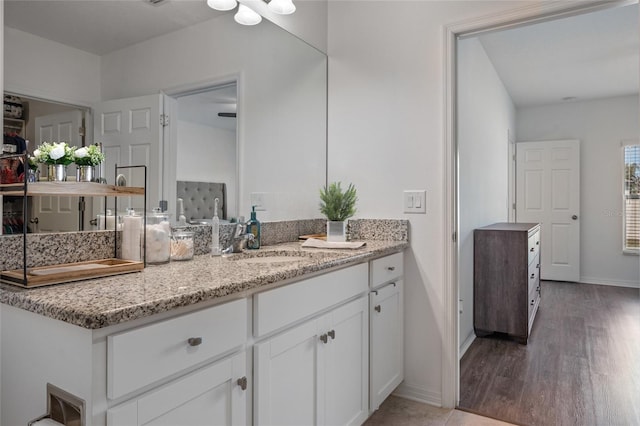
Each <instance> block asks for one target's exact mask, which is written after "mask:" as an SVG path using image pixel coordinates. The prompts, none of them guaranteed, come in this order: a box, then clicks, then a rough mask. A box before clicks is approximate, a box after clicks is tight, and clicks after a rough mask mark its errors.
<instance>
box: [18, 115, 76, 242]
mask: <svg viewBox="0 0 640 426" xmlns="http://www.w3.org/2000/svg"><path fill="white" fill-rule="evenodd" d="M34 121H35V137H36V140H35V145H36V146H37V145H40V144H41V143H42V142H67V143H68V144H69V145H70V146H76V147H79V146H82V143H83V140H82V136H81V134H80V128H81V127H82V112H81V111H80V110H73V111H66V112H60V113H57V114H50V115H43V116H40V117H36V118H35V120H34ZM43 170H44V173H46V167H43ZM67 176H68V177H69V178H70V177H71V176H75V166H73V165H70V166H68V167H67ZM31 210H32V211H31V214H30V215H29V220H30V222H31V224H30V226H31V227H32V229H33V230H34V231H35V232H67V231H77V230H78V229H80V228H79V218H80V215H79V198H78V197H57V196H48V195H47V196H41V197H33V208H32V209H31Z"/></svg>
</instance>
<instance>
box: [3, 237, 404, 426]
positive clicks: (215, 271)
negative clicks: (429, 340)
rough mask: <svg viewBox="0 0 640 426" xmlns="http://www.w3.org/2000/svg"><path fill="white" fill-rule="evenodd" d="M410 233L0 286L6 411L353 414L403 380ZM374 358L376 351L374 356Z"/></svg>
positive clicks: (298, 420)
mask: <svg viewBox="0 0 640 426" xmlns="http://www.w3.org/2000/svg"><path fill="white" fill-rule="evenodd" d="M406 247H408V243H407V242H406V241H368V242H367V245H365V246H364V247H363V248H360V249H357V250H347V251H340V250H318V249H303V248H301V247H300V243H297V242H295V243H285V244H279V245H274V246H267V247H265V248H263V249H260V250H257V251H253V252H245V253H242V254H239V255H237V256H232V257H229V258H222V257H216V258H212V257H210V256H208V255H202V256H196V257H195V258H194V260H193V261H190V262H172V263H170V264H167V265H162V266H153V267H148V268H146V269H145V270H144V271H143V272H141V273H134V274H128V275H121V276H117V277H108V278H101V279H95V280H89V281H82V282H78V283H71V284H64V285H59V286H52V287H43V288H39V289H32V290H25V289H19V288H14V287H10V286H2V287H1V288H0V301H2V303H3V304H4V305H3V306H2V339H3V340H2V424H7V425H9V424H26V423H27V422H28V421H29V420H32V419H34V418H36V417H38V416H39V415H41V414H43V413H44V412H46V404H45V396H46V384H47V383H52V384H54V385H55V386H57V387H58V388H61V389H63V390H65V391H67V392H69V393H71V394H73V395H76V396H78V397H80V398H82V399H84V401H85V404H86V420H85V421H86V425H105V424H106V425H114V426H115V425H118V426H120V425H138V424H193V422H196V423H197V422H198V420H199V419H207V421H206V423H210V424H234V425H235V424H242V425H245V424H255V425H261V424H285V423H287V424H332V425H336V424H345V425H346V424H361V423H363V422H364V421H365V420H366V419H367V417H368V416H369V415H370V414H371V413H372V412H373V411H374V410H375V409H377V407H378V406H379V404H380V403H381V402H382V401H383V400H384V399H385V398H386V397H387V396H388V395H389V393H390V392H391V391H392V390H393V389H394V388H395V387H396V386H397V385H398V384H399V383H400V382H401V381H402V378H403V376H402V374H403V373H402V369H403V366H402V346H403V341H402V323H403V318H402V307H403V301H402V276H403V254H402V251H403V250H404V249H405V248H406ZM370 360H371V361H370Z"/></svg>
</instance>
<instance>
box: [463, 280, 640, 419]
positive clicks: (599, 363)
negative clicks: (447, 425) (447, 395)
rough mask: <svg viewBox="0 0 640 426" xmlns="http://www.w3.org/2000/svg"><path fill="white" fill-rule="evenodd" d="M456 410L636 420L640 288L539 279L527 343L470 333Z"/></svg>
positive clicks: (491, 414)
mask: <svg viewBox="0 0 640 426" xmlns="http://www.w3.org/2000/svg"><path fill="white" fill-rule="evenodd" d="M459 408H461V409H463V410H468V411H471V412H474V413H478V414H482V415H485V416H488V417H493V418H496V419H500V420H505V421H508V422H511V423H516V424H522V425H532V426H533V425H581V426H582V425H585V426H587V425H593V426H601V425H602V426H604V425H640V291H639V290H638V289H631V288H621V287H610V286H600V285H588V284H575V283H562V282H553V281H543V282H542V299H541V302H540V309H539V311H538V314H537V316H536V319H535V322H534V324H533V329H532V331H531V337H530V338H529V344H528V345H526V346H525V345H521V344H518V343H516V342H515V341H511V340H508V339H506V338H501V337H493V336H492V337H485V338H476V340H475V341H474V342H473V343H472V344H471V347H470V348H469V349H468V350H467V352H466V353H465V355H464V357H463V358H462V360H461V362H460V405H459Z"/></svg>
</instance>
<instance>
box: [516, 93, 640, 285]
mask: <svg viewBox="0 0 640 426" xmlns="http://www.w3.org/2000/svg"><path fill="white" fill-rule="evenodd" d="M638 116H639V111H638V96H626V97H617V98H608V99H601V100H595V101H584V102H571V103H563V104H556V105H545V106H539V107H530V108H519V109H518V111H517V130H516V134H517V138H518V141H522V142H524V141H535V140H552V139H579V140H580V144H581V147H580V150H581V152H580V157H581V158H580V161H581V165H580V181H581V189H580V192H581V194H580V203H581V205H580V234H581V238H580V265H581V271H580V281H581V282H585V283H593V284H611V285H622V286H631V287H640V267H639V261H638V256H633V255H623V254H622V195H621V191H622V152H621V147H620V142H621V141H622V140H624V139H637V138H638V134H639V133H640V128H639V126H638Z"/></svg>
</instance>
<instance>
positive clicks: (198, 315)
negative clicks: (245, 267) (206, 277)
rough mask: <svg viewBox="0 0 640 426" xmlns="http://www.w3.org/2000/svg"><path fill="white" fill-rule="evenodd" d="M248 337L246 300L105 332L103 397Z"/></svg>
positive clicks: (142, 383)
mask: <svg viewBox="0 0 640 426" xmlns="http://www.w3.org/2000/svg"><path fill="white" fill-rule="evenodd" d="M246 336H247V301H246V299H241V300H236V301H233V302H229V303H225V304H223V305H219V306H214V307H211V308H207V309H203V310H201V311H197V312H193V313H189V314H186V315H183V316H180V317H177V318H173V319H169V320H166V321H161V322H158V323H155V324H151V325H148V326H144V327H140V328H137V329H134V330H129V331H125V332H122V333H119V334H114V335H111V336H108V337H107V396H108V397H109V398H111V399H114V398H119V397H121V396H123V395H126V394H127V393H129V392H132V391H134V390H136V389H139V388H141V387H144V386H146V385H149V384H151V383H153V382H155V381H157V380H160V379H162V378H164V377H168V376H170V375H172V374H174V373H177V372H179V371H181V370H184V369H185V368H189V367H191V366H194V365H196V364H199V363H201V362H203V361H207V360H208V359H211V358H214V357H216V356H218V355H222V354H224V353H227V352H229V351H231V350H232V349H235V348H238V347H240V346H242V345H243V344H244V342H245V340H246ZM190 339H196V340H194V341H190ZM197 339H200V341H199V342H198V340H197Z"/></svg>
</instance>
